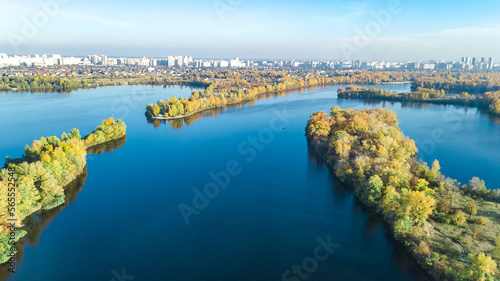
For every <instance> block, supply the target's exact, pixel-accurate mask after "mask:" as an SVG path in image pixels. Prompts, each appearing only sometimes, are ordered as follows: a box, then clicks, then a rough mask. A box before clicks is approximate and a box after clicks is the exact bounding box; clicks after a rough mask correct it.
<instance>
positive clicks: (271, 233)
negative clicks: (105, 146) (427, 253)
mask: <svg viewBox="0 0 500 281" xmlns="http://www.w3.org/2000/svg"><path fill="white" fill-rule="evenodd" d="M380 88H383V89H389V90H398V91H408V90H409V85H386V86H380ZM337 89H338V87H337V86H332V87H327V88H321V89H314V90H307V91H302V92H294V93H291V94H288V95H286V96H281V97H271V98H267V99H262V100H259V101H256V102H255V103H254V104H252V105H244V106H242V107H237V108H231V109H228V110H224V111H221V112H220V113H218V114H207V115H204V116H202V118H200V119H198V120H196V121H195V122H193V123H191V124H190V125H189V126H187V125H185V126H184V127H183V128H182V129H172V127H171V126H170V125H169V124H164V123H163V124H161V125H160V126H159V127H157V128H155V126H153V124H148V122H147V121H146V119H145V117H144V107H145V104H147V103H154V102H156V100H158V99H160V98H166V97H170V96H172V95H174V96H181V95H182V96H189V95H190V89H187V88H184V89H181V88H179V87H173V88H170V89H164V88H161V87H156V88H151V87H147V86H123V87H112V88H100V89H92V90H81V91H77V92H73V93H70V94H57V93H44V94H30V93H2V94H0V155H3V156H7V155H9V156H11V157H20V156H21V155H22V152H23V149H24V146H25V145H26V144H28V143H30V142H31V140H33V139H38V138H39V137H40V136H47V135H57V136H60V135H61V133H62V132H63V131H69V130H71V128H73V127H76V128H79V129H80V130H81V132H82V135H85V134H87V133H90V132H91V131H92V129H94V128H95V126H96V125H97V124H99V123H100V122H101V121H102V120H103V119H104V118H107V117H109V116H111V115H112V114H114V116H115V117H117V118H122V119H123V120H124V121H125V122H126V123H127V126H128V129H127V139H126V142H125V144H124V145H123V143H122V144H120V145H123V146H122V147H120V148H117V149H116V150H114V151H112V152H104V153H102V154H100V155H97V154H92V155H89V156H88V165H87V170H88V176H87V177H86V178H85V177H82V178H81V179H80V181H79V182H78V183H75V184H74V186H73V187H71V189H70V190H69V191H68V193H70V196H68V197H70V198H68V200H67V201H68V202H67V204H66V205H65V206H64V207H61V208H58V209H56V210H53V211H52V212H45V213H42V214H40V215H37V216H35V217H34V218H33V222H32V226H31V227H32V229H33V231H31V232H32V234H31V235H30V236H28V237H26V238H25V239H24V250H23V252H22V253H20V257H19V258H20V261H19V262H18V267H17V273H15V274H12V275H10V276H8V277H7V279H8V280H72V281H73V280H74V281H78V280H82V281H83V280H112V279H113V278H115V279H116V278H117V277H116V276H115V274H118V275H121V273H122V269H123V270H124V271H125V273H126V275H128V276H135V279H134V280H281V279H282V274H283V273H284V272H286V271H287V270H292V266H293V265H301V264H302V262H303V261H304V260H305V259H306V260H310V259H307V258H308V257H312V256H314V255H313V253H314V250H315V248H316V247H317V246H318V245H320V243H319V242H318V239H323V240H327V239H328V238H329V239H330V240H331V241H332V242H334V243H338V247H337V248H335V250H334V252H333V253H332V254H330V255H329V257H328V258H327V259H326V260H324V261H321V262H318V263H317V268H314V270H310V271H311V272H310V273H306V272H304V274H307V277H308V279H307V280H426V277H425V274H424V273H423V272H422V271H421V270H420V269H419V267H418V266H417V265H415V264H414V263H413V262H412V260H411V258H410V257H409V256H408V255H407V254H406V252H405V251H404V249H402V248H401V247H400V246H399V245H398V244H397V243H395V242H394V240H393V239H392V235H391V233H390V232H389V231H388V228H387V226H385V225H384V223H383V221H381V220H380V218H379V217H378V216H377V215H375V214H373V212H371V211H370V210H367V209H365V208H363V207H362V206H361V205H360V204H359V203H358V202H357V201H356V200H355V199H354V198H353V196H352V194H351V193H350V192H349V190H348V189H346V188H345V187H344V186H342V185H341V184H339V183H338V182H337V181H336V180H335V179H334V177H333V176H332V173H331V172H330V170H329V169H328V167H326V166H325V165H324V164H323V163H322V162H321V161H319V160H318V159H317V158H316V157H315V156H314V154H312V153H311V152H310V151H309V150H308V147H307V142H306V138H305V136H304V128H305V125H306V122H307V120H308V118H309V115H310V114H311V113H313V112H315V111H318V110H325V111H327V112H328V111H329V109H330V108H331V107H333V106H335V105H339V106H341V107H343V108H345V107H350V108H360V109H363V108H365V107H373V108H375V107H380V106H384V107H387V108H389V109H393V110H395V111H397V112H398V114H399V115H398V116H399V118H400V119H401V121H402V122H401V125H400V126H401V128H402V129H403V131H404V132H405V134H406V135H408V136H410V137H411V138H413V139H415V140H416V142H417V146H418V147H419V148H420V150H421V153H420V156H421V157H422V158H423V160H425V161H428V162H430V161H432V160H434V159H435V158H437V159H439V160H440V162H441V166H442V171H443V173H445V174H446V175H448V176H450V177H453V178H457V179H458V180H459V181H461V182H467V181H468V180H469V179H470V178H471V177H472V176H479V177H481V178H483V179H485V180H486V184H487V185H488V186H489V187H490V188H495V187H500V174H498V173H496V171H498V170H499V168H500V150H499V149H498V141H499V140H500V123H499V122H498V120H495V119H492V118H488V117H487V116H486V115H482V114H481V113H479V112H478V111H477V110H476V109H471V108H469V109H465V108H460V107H450V106H437V105H416V106H415V105H411V104H401V103H395V104H390V103H379V104H371V103H365V102H363V101H357V100H337V98H336V91H337ZM283 116H285V117H283ZM278 117H282V118H281V119H279V118H278ZM283 118H286V120H285V121H286V122H283V121H282V119H283ZM271 121H273V122H272V123H271ZM278 126H279V127H278ZM271 128H273V129H276V130H275V131H274V132H273V131H271V130H270V129H271ZM278 129H279V130H278ZM270 132H272V133H270ZM259 134H260V136H261V137H263V138H264V140H265V143H262V142H259V143H258V145H257V146H255V147H252V145H251V144H250V143H252V140H253V138H254V137H256V138H257V139H259ZM120 145H118V146H120ZM228 163H232V164H235V163H237V165H238V169H239V170H240V173H239V174H237V175H234V176H231V177H230V178H229V183H228V184H227V186H226V187H225V188H223V189H221V190H220V192H219V193H218V195H217V196H214V198H210V199H208V205H206V207H204V208H203V209H201V210H199V213H197V214H196V215H192V216H190V217H189V224H186V221H185V219H184V217H183V216H182V215H181V213H180V211H179V204H181V203H184V204H186V205H188V206H191V207H192V206H193V197H194V196H195V191H193V189H198V190H203V187H204V186H205V185H207V184H208V183H211V182H214V179H213V178H212V177H211V176H210V174H211V172H213V173H219V172H220V171H224V170H226V166H227V164H228ZM205 203H206V202H205ZM0 269H2V271H3V272H5V270H6V269H5V268H0ZM3 274H4V273H3ZM4 275H5V274H4ZM289 276H290V277H297V278H299V277H298V276H297V275H293V274H291V275H289ZM116 280H119V279H116ZM290 280H300V278H299V279H290Z"/></svg>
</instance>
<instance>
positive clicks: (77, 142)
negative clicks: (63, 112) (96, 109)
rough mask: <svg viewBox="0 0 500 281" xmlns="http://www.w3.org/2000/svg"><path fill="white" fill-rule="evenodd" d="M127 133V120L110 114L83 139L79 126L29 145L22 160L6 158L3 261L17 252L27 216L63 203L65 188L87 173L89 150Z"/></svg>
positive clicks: (0, 215)
mask: <svg viewBox="0 0 500 281" xmlns="http://www.w3.org/2000/svg"><path fill="white" fill-rule="evenodd" d="M125 135H126V125H125V123H124V122H123V121H122V120H120V119H117V120H116V121H115V119H114V118H112V117H111V118H108V119H106V120H104V121H103V122H102V125H99V126H98V127H97V128H96V129H95V130H94V131H93V132H92V133H91V134H89V135H88V136H86V137H84V138H82V137H81V136H80V131H79V130H78V129H72V130H71V132H70V133H63V134H62V136H61V138H58V137H56V136H51V137H42V138H40V139H39V140H35V141H33V142H32V144H31V146H28V145H27V146H26V148H25V149H24V156H23V157H22V158H21V159H10V158H7V159H6V163H5V167H4V168H3V169H2V170H0V210H1V211H0V263H4V262H7V261H9V259H10V258H12V257H13V256H14V255H15V254H16V252H17V250H16V248H15V244H14V243H15V242H16V241H17V240H19V239H20V238H21V237H23V236H24V235H26V233H27V232H26V230H24V228H25V226H24V224H23V221H24V220H25V219H26V218H27V217H28V216H30V215H32V214H34V213H36V212H38V211H39V210H41V209H44V210H49V209H52V208H54V207H56V206H59V205H61V204H64V202H65V189H66V187H67V186H68V185H70V183H71V182H72V181H74V180H75V179H77V178H78V176H79V175H81V174H82V173H84V172H85V167H86V164H87V158H86V156H87V150H89V149H92V148H93V147H96V146H99V145H102V144H104V143H107V142H111V141H114V140H119V139H122V138H124V137H125Z"/></svg>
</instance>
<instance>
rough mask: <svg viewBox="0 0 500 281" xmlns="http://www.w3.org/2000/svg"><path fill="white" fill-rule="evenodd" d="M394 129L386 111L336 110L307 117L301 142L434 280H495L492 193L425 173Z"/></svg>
mask: <svg viewBox="0 0 500 281" xmlns="http://www.w3.org/2000/svg"><path fill="white" fill-rule="evenodd" d="M398 125H399V120H398V119H397V116H396V113H395V112H394V111H391V110H387V109H381V108H378V109H375V110H374V109H365V110H363V111H362V110H358V109H356V110H352V109H341V108H340V107H338V106H336V107H334V108H332V109H331V112H330V115H328V114H327V113H326V112H316V113H314V114H312V115H311V117H310V120H309V121H308V123H307V127H306V136H307V140H308V143H309V145H311V147H312V148H313V149H314V151H315V152H316V153H317V154H318V155H320V156H321V157H322V158H323V159H325V161H327V163H328V164H329V165H331V166H332V167H333V168H334V172H335V175H336V176H337V177H338V178H339V179H340V180H341V181H342V182H344V183H346V184H347V185H348V186H350V187H352V189H353V193H354V194H355V195H356V197H357V198H359V200H360V201H361V202H363V203H364V204H365V205H367V206H370V207H372V208H374V209H375V210H376V211H377V212H378V213H379V214H381V215H382V216H383V217H384V219H385V220H386V221H387V222H388V223H389V224H390V225H391V226H392V230H393V235H394V237H395V238H396V239H397V240H399V241H400V242H401V243H402V244H403V245H404V246H405V247H406V248H407V249H408V251H409V252H410V253H411V254H412V255H413V256H414V257H415V259H416V260H417V261H418V262H419V264H420V265H421V266H422V267H423V268H425V269H426V270H427V271H428V272H429V274H431V275H432V276H433V277H434V278H435V279H437V280H496V279H495V277H496V276H497V273H498V268H497V266H498V262H500V228H499V227H498V226H497V221H498V219H499V218H500V213H499V212H498V209H499V208H500V205H499V203H497V202H496V200H498V197H499V195H500V194H499V193H498V191H496V190H495V191H490V190H488V189H487V188H486V186H485V184H484V181H481V180H480V179H478V178H473V179H471V181H470V182H469V183H468V184H464V185H460V184H459V183H458V182H457V181H456V180H453V179H450V178H447V177H445V176H444V175H442V174H441V172H440V168H441V167H440V165H439V162H438V161H437V160H435V161H434V162H433V163H432V165H431V167H429V166H428V165H427V164H426V163H424V162H422V161H419V160H417V153H418V149H417V147H416V146H415V142H414V141H413V140H411V139H409V138H407V137H405V136H404V134H403V132H402V131H401V129H399V126H398Z"/></svg>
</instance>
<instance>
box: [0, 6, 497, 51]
mask: <svg viewBox="0 0 500 281" xmlns="http://www.w3.org/2000/svg"><path fill="white" fill-rule="evenodd" d="M24 2H25V3H24V4H19V3H11V2H7V1H5V0H0V7H1V8H2V10H3V11H8V13H5V14H4V15H3V17H2V19H1V20H0V23H1V24H0V32H1V33H2V34H5V36H2V37H1V38H0V53H8V54H52V53H54V54H61V55H64V56H72V55H73V56H86V55H91V54H105V55H108V56H112V57H123V56H125V57H166V56H168V55H183V56H184V55H190V56H193V57H196V58H231V57H240V58H242V59H250V58H253V59H298V60H301V59H339V60H340V59H360V60H378V61H382V60H385V61H412V60H414V61H427V60H447V61H449V60H455V61H456V60H459V59H460V58H461V57H464V56H466V57H478V58H481V57H485V58H489V57H493V58H498V57H500V50H499V49H498V48H496V47H497V46H499V45H500V37H499V36H497V35H499V34H500V19H499V18H498V16H497V11H498V10H500V2H498V1H492V0H488V1H482V2H466V3H460V4H459V5H458V4H456V2H452V1H449V0H446V1H440V2H439V3H438V2H431V1H418V2H417V1H358V2H349V3H345V2H341V1H321V0H314V1H309V2H307V3H305V2H299V1H273V2H272V3H269V2H265V1H252V2H250V1H243V0H216V1H205V2H203V1H196V0H191V1H183V2H174V1H171V2H160V1H145V2H140V3H138V2H133V1H120V2H118V1H107V2H106V3H103V2H98V1H95V0H89V1H86V2H82V1H71V0H58V1H56V0H41V1H34V0H27V1H24Z"/></svg>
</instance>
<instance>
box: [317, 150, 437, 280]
mask: <svg viewBox="0 0 500 281" xmlns="http://www.w3.org/2000/svg"><path fill="white" fill-rule="evenodd" d="M308 154H309V155H308V156H309V162H310V164H311V165H314V166H317V167H328V168H329V175H330V176H331V177H332V179H333V183H334V186H333V189H334V196H335V201H343V200H345V198H346V197H347V196H350V197H351V198H352V200H353V201H354V204H353V213H354V214H355V215H356V216H359V215H363V216H364V217H365V218H366V219H365V222H364V231H363V235H364V237H365V239H366V240H368V242H369V243H370V242H371V243H373V241H372V240H374V239H375V236H376V235H377V233H378V232H379V231H383V234H384V237H385V238H386V239H387V241H388V242H389V245H391V246H393V250H392V259H393V261H394V263H395V264H396V265H397V266H398V267H399V268H401V269H404V270H405V271H407V272H410V274H411V275H413V276H415V277H416V280H420V281H424V280H425V281H427V280H432V278H431V277H430V276H429V274H428V273H427V272H426V271H425V270H423V269H421V267H420V266H419V265H418V264H417V262H416V261H415V259H414V258H413V257H412V256H411V255H410V254H409V253H408V252H407V250H406V248H405V247H404V246H403V245H402V244H401V243H400V242H399V241H397V240H396V239H394V236H393V235H392V230H391V227H390V225H389V224H388V223H387V222H386V221H385V220H383V218H382V217H381V216H380V215H379V214H377V213H376V212H375V211H374V210H373V209H372V208H369V207H367V206H365V205H364V204H363V203H361V201H359V199H358V198H356V197H354V194H353V193H352V191H353V190H352V188H351V187H349V186H347V185H345V184H344V183H342V182H341V181H340V180H339V179H338V178H337V177H336V176H335V172H334V171H333V169H332V168H330V166H329V165H328V163H326V161H325V160H324V159H322V158H321V157H320V156H319V155H318V154H316V153H315V152H314V150H313V148H312V147H311V146H308ZM357 258H359V259H363V258H366V257H363V256H361V255H360V256H359V257H357Z"/></svg>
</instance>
